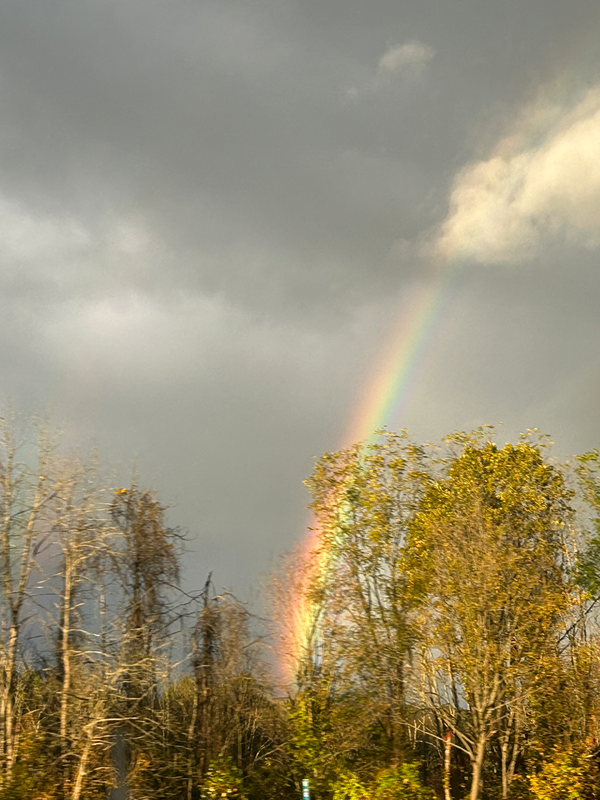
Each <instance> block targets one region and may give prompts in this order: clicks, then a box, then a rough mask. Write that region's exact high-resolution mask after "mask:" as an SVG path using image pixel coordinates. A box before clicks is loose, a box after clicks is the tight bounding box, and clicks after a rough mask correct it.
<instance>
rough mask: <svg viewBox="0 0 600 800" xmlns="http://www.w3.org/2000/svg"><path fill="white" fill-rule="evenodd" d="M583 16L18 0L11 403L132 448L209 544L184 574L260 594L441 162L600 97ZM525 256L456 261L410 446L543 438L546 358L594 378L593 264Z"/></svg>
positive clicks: (5, 185)
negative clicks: (493, 426)
mask: <svg viewBox="0 0 600 800" xmlns="http://www.w3.org/2000/svg"><path fill="white" fill-rule="evenodd" d="M599 14H600V10H599V7H598V4H597V2H596V0H593V1H592V0H589V1H588V0H577V2H574V3H570V4H564V3H562V2H558V1H557V2H550V0H526V2H523V0H519V1H518V2H517V0H507V2H503V3H494V2H491V0H490V2H481V0H460V2H459V0H451V1H450V2H448V0H435V1H434V0H427V1H426V2H423V0H407V1H406V2H403V3H402V4H398V2H396V0H394V1H393V2H392V0H389V1H388V0H376V2H372V3H368V4H366V3H364V2H362V0H361V1H360V2H359V0H319V2H317V0H314V2H313V0H310V2H309V1H308V0H305V1H304V2H291V0H288V1H287V2H286V1H284V0H281V2H278V1H277V0H235V1H234V0H219V1H218V2H217V1H213V0H202V2H200V1H198V2H183V0H174V1H173V2H170V3H165V2H158V0H137V1H135V0H120V2H116V0H102V2H100V0H96V1H94V2H92V1H91V0H77V2H76V1H75V0H69V1H67V0H53V2H52V3H47V2H46V3H44V2H39V1H36V2H34V0H7V2H5V3H4V4H3V5H2V10H1V11H0V104H1V108H2V114H1V116H0V174H1V182H0V225H1V227H2V235H1V236H0V288H1V290H2V299H1V301H0V311H1V312H2V313H1V318H0V340H1V342H2V345H3V347H2V350H3V357H2V361H1V362H0V371H1V375H2V378H3V391H4V393H6V394H13V395H15V396H16V397H17V399H20V400H21V402H22V403H23V404H24V405H27V406H33V407H36V406H37V407H40V406H43V405H44V404H46V403H48V404H50V405H51V406H53V407H54V409H55V411H56V414H57V416H59V417H60V418H61V419H63V421H64V422H65V424H66V425H67V426H71V427H72V428H73V429H75V430H78V431H81V432H82V434H85V435H90V436H95V437H97V438H99V439H100V441H101V443H103V444H104V446H105V447H106V449H107V451H109V452H111V453H113V454H115V455H117V456H118V457H119V458H126V457H128V456H129V455H130V454H132V453H139V457H140V463H141V464H143V467H144V469H145V470H146V474H148V475H149V476H150V479H151V480H153V481H154V480H155V481H156V483H157V485H158V487H159V489H161V490H162V491H163V493H164V495H165V498H166V499H172V500H174V501H176V502H177V503H178V508H177V510H176V512H174V513H175V514H176V515H178V520H179V521H182V522H184V523H185V524H187V525H189V526H190V528H191V530H192V531H193V532H194V535H196V536H198V553H199V555H198V557H197V561H195V562H193V563H194V564H195V568H197V569H198V570H208V569H209V568H210V567H212V566H215V565H217V567H218V569H219V570H222V579H223V580H224V581H229V582H237V583H238V584H239V585H245V584H247V582H249V581H250V580H251V578H252V577H253V576H254V575H255V574H256V571H257V570H258V569H259V568H260V567H261V565H262V564H263V562H264V559H265V558H266V556H267V554H268V553H269V552H273V553H276V552H277V551H278V550H279V549H280V548H281V547H283V546H287V545H288V544H289V543H291V542H292V541H293V539H294V537H295V536H296V535H297V534H298V531H299V529H300V527H301V525H302V524H303V519H304V517H303V514H304V512H303V504H304V502H305V497H304V494H303V490H302V489H301V485H300V482H301V479H302V478H303V477H306V474H307V472H308V471H309V470H310V464H311V456H312V455H313V454H318V453H319V452H321V451H323V450H324V449H326V448H327V449H331V448H332V447H335V446H336V445H337V443H338V442H339V441H340V438H341V436H342V433H343V432H344V431H345V427H346V425H347V420H348V417H349V414H350V411H351V409H352V407H353V406H354V404H355V403H356V402H357V400H358V398H359V397H360V396H361V393H363V392H364V389H365V385H366V384H368V381H369V380H370V375H371V370H372V367H373V364H374V362H375V361H376V355H377V351H378V349H379V347H380V346H381V344H382V342H384V341H385V337H386V330H387V326H388V324H389V321H390V320H391V319H392V318H393V314H394V309H395V307H396V306H397V305H398V299H399V298H400V297H401V296H402V295H403V292H404V291H405V290H406V289H407V288H408V286H409V285H411V284H412V283H414V282H415V281H419V280H420V276H421V273H422V271H424V270H426V269H427V268H428V264H427V263H426V262H425V261H423V258H422V256H418V255H417V254H418V253H421V252H422V248H421V245H420V243H421V240H422V238H423V237H425V238H428V239H429V240H430V239H431V238H432V237H434V236H435V231H437V230H438V228H437V227H436V226H438V225H439V224H440V223H441V222H442V220H443V219H444V218H445V217H446V214H447V211H448V198H449V195H450V192H451V191H452V187H453V186H454V187H456V185H457V184H456V183H455V182H453V181H454V176H455V174H456V172H457V170H459V169H460V168H462V167H463V166H464V165H465V164H467V163H471V162H478V161H479V160H485V158H486V157H487V156H488V154H489V152H490V151H491V150H492V149H493V147H494V146H495V145H496V144H497V143H498V141H499V140H500V139H501V138H502V137H503V136H505V135H506V131H507V129H508V127H509V125H508V122H510V121H511V120H512V118H513V117H514V116H515V115H517V114H518V113H520V109H521V108H522V107H523V105H524V104H525V103H526V102H528V101H531V100H532V99H533V98H534V96H535V93H536V92H537V90H538V88H539V86H540V85H541V84H545V83H548V82H551V81H552V80H554V79H555V77H556V76H557V75H560V74H562V73H563V72H564V71H565V70H570V71H571V72H572V73H573V72H574V73H575V74H576V79H575V84H580V88H584V87H585V86H588V85H589V86H592V85H594V84H595V83H596V82H597V81H598V74H597V71H596V70H597V64H596V60H595V55H594V54H595V43H596V41H597V36H598V33H599V28H600V26H599ZM432 231H433V233H432ZM515 270H519V271H518V272H517V271H515V272H513V273H510V274H509V273H506V272H504V271H502V272H501V273H500V272H494V270H490V269H483V271H478V270H473V272H466V273H465V277H464V280H463V283H462V284H461V287H462V288H461V289H460V290H459V294H458V296H457V297H456V300H455V303H454V305H451V306H450V308H449V311H448V319H447V322H446V327H445V328H444V327H442V331H445V332H446V333H443V335H442V336H441V338H440V340H439V342H438V344H437V345H436V346H437V347H438V350H437V351H436V352H437V353H438V355H437V356H432V361H431V363H432V364H433V365H434V368H432V371H430V372H427V374H426V375H425V376H424V378H423V382H422V384H421V389H420V390H419V391H420V394H419V391H418V392H417V396H418V397H419V398H420V400H419V402H418V403H416V404H415V405H414V407H412V408H411V412H410V415H411V419H410V420H409V421H410V423H411V425H413V426H414V427H415V428H416V430H417V431H418V432H419V435H421V434H422V435H424V436H430V435H434V434H435V435H437V433H442V432H444V430H445V429H447V428H456V427H461V426H464V425H467V424H470V423H471V421H472V420H475V421H476V422H477V423H478V422H480V421H485V420H482V419H480V418H479V417H480V416H481V415H483V416H484V417H485V415H486V414H490V415H492V416H493V417H494V419H489V418H488V420H489V421H497V420H498V418H504V419H505V421H506V422H507V424H509V423H510V424H514V426H518V425H519V424H520V423H519V420H520V409H522V408H523V407H525V406H526V407H527V408H528V409H532V411H531V413H532V416H534V410H535V408H539V409H540V414H542V416H544V415H545V417H544V418H545V419H547V420H548V421H549V422H552V420H553V419H558V417H559V416H560V415H561V414H562V413H563V411H561V408H562V406H560V403H559V405H558V406H556V405H555V406H552V404H551V403H550V404H548V402H547V397H546V395H547V394H548V393H555V394H556V395H557V396H558V393H557V388H556V380H553V379H552V373H553V371H555V372H556V371H561V370H562V371H563V373H562V374H571V372H572V374H573V376H574V380H579V384H580V385H583V384H584V383H585V385H586V386H588V387H590V386H592V388H588V389H587V390H586V391H588V392H589V393H592V394H593V392H594V391H595V390H594V389H593V385H595V384H594V379H593V374H592V372H589V370H588V372H587V373H585V375H584V372H585V364H586V363H587V364H590V363H592V364H593V363H596V359H597V357H596V355H595V351H594V347H593V344H591V342H593V335H592V331H594V330H595V327H594V326H595V324H596V323H595V309H594V308H593V307H592V305H588V301H587V299H586V300H585V301H581V299H580V294H579V290H578V288H577V287H578V286H580V285H585V286H587V288H584V290H583V292H584V294H586V298H587V297H591V296H595V292H596V291H597V289H598V286H597V280H596V277H595V276H596V274H598V273H597V272H596V267H595V264H594V263H593V253H590V252H582V251H580V250H578V249H577V248H574V249H571V250H569V249H568V248H566V249H565V250H564V252H562V255H561V254H560V253H555V254H554V260H553V261H552V260H551V263H548V264H545V263H542V260H541V259H538V261H535V260H534V262H533V263H532V264H530V265H529V266H528V267H527V271H525V272H524V271H522V270H520V267H515ZM567 270H571V271H572V274H573V275H576V276H577V277H576V280H575V279H574V280H573V281H572V283H571V284H570V286H571V289H570V292H569V291H566V289H567V288H568V284H569V281H568V280H566V279H565V278H564V275H565V274H567ZM500 275H501V276H500ZM586 282H587V283H586ZM588 284H589V285H588ZM541 285H543V286H544V292H543V293H542V294H544V293H545V294H544V297H547V300H544V301H543V302H540V296H541V295H540V286H541ZM519 309H521V310H520V311H519ZM541 332H543V334H542V333H541ZM586 332H587V334H588V335H587V341H586V342H584V343H583V344H582V343H581V342H580V340H579V339H580V338H585V336H586ZM444 337H446V338H444ZM486 343H487V344H486ZM549 343H552V344H551V345H550V344H549ZM486 348H487V349H486ZM577 348H578V349H577ZM575 350H577V354H578V355H577V357H576V358H575V359H574V360H573V359H572V358H571V357H570V353H572V352H574V351H575ZM549 353H553V354H554V356H553V358H551V357H550V356H549V355H548V354H549ZM439 354H443V357H442V355H439ZM543 354H545V355H543ZM436 359H437V360H436ZM440 359H441V360H440ZM553 359H554V360H553ZM493 365H495V366H493ZM570 365H571V366H570ZM571 367H572V368H571ZM569 370H571V372H569ZM578 370H579V371H578ZM577 375H579V376H580V377H579V378H577ZM581 376H583V377H581ZM586 376H587V377H586ZM586 381H587V383H586ZM423 393H425V394H423ZM465 395H466V396H467V397H468V398H470V399H469V400H468V402H465ZM565 402H566V400H565ZM544 403H546V405H544ZM536 404H537V405H536ZM578 408H580V409H581V413H582V415H583V417H582V418H583V419H584V422H578V421H576V420H573V419H571V421H569V422H568V423H565V425H564V429H565V436H566V438H567V439H568V438H569V436H570V437H571V439H572V440H573V441H575V440H576V441H577V443H578V446H579V442H581V441H583V440H584V439H585V435H584V433H582V432H583V431H585V430H590V431H593V433H594V435H595V431H596V429H595V428H594V426H593V425H592V423H591V421H590V420H591V406H590V405H589V404H588V405H586V404H585V403H584V404H583V405H581V404H580V405H579V406H578ZM544 409H546V410H545V411H544ZM586 409H587V411H586ZM563 410H564V409H563ZM507 415H508V416H507ZM508 417H510V419H509V418H508ZM565 418H566V417H565ZM402 424H404V421H402ZM526 424H530V423H529V421H527V422H526ZM533 424H537V423H536V422H533ZM577 426H579V427H577ZM586 426H588V427H587V428H586ZM438 428H440V430H438ZM230 550H233V551H234V556H233V557H232V555H231V553H230V552H229V551H230Z"/></svg>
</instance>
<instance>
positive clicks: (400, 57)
mask: <svg viewBox="0 0 600 800" xmlns="http://www.w3.org/2000/svg"><path fill="white" fill-rule="evenodd" d="M434 55H435V51H434V50H433V48H432V47H430V46H429V45H427V44H423V42H419V41H418V40H417V39H411V40H410V41H408V42H404V44H400V45H396V46H394V47H390V48H389V49H388V50H386V51H385V53H384V54H383V55H382V56H381V58H380V59H379V65H378V67H377V72H378V74H379V75H380V76H381V75H386V74H395V73H397V72H400V71H401V70H403V69H406V68H409V69H412V70H420V69H421V68H422V67H423V66H424V65H425V64H427V62H428V61H431V59H432V58H433V56H434Z"/></svg>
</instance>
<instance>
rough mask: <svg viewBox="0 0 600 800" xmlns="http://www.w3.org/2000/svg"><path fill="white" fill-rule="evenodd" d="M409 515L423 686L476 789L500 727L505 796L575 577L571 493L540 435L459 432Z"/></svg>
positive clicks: (473, 791)
mask: <svg viewBox="0 0 600 800" xmlns="http://www.w3.org/2000/svg"><path fill="white" fill-rule="evenodd" d="M453 444H454V445H455V446H458V452H457V453H455V454H453V455H451V456H449V457H446V458H445V459H444V460H443V461H442V462H441V474H440V475H439V477H438V478H437V480H435V481H434V482H432V483H431V484H430V485H429V487H428V488H427V490H426V491H425V493H424V495H423V497H422V499H421V502H420V507H419V510H418V513H417V514H416V515H415V518H414V521H413V522H412V525H411V537H410V550H411V556H410V557H411V559H412V562H413V565H414V566H413V569H415V570H417V569H418V571H419V573H420V574H421V576H422V579H423V580H424V596H423V602H422V610H421V613H420V627H421V629H422V630H423V631H424V635H423V636H422V638H421V641H420V644H419V662H420V666H421V670H422V673H421V696H422V698H423V699H424V700H425V701H426V702H427V704H428V705H429V707H430V708H431V710H432V711H433V713H434V715H435V717H436V718H438V719H439V720H441V722H442V727H443V728H445V729H449V730H451V731H452V733H453V735H454V739H455V742H456V744H455V746H456V747H460V748H461V749H462V750H464V752H465V753H466V754H467V755H468V757H469V760H470V762H471V771H472V776H471V791H470V797H471V800H477V798H478V797H479V794H480V790H481V781H482V775H483V770H484V764H485V758H486V751H487V749H488V748H489V746H490V743H491V741H492V740H493V739H494V738H495V737H497V739H498V741H499V745H500V753H501V773H502V796H503V797H505V798H506V797H507V796H508V790H509V786H510V783H511V781H512V778H513V776H514V773H515V765H516V760H517V757H518V755H519V752H520V750H521V748H522V746H523V728H524V723H525V707H526V703H527V702H528V701H529V700H530V698H531V696H532V695H533V694H534V693H536V692H540V691H543V687H542V686H541V684H540V680H539V678H540V675H541V674H543V665H544V663H546V662H547V660H548V659H552V658H553V657H554V656H555V654H556V652H557V645H558V639H559V635H560V630H561V621H562V615H563V614H564V613H565V612H566V610H567V608H568V605H569V596H570V592H571V590H572V585H571V582H570V579H569V576H568V574H567V572H566V569H565V563H564V552H565V551H564V541H563V537H564V531H565V527H566V524H567V522H568V521H569V519H570V517H571V515H572V510H571V505H570V504H571V501H572V497H573V493H572V491H571V490H570V489H568V488H567V486H566V484H565V479H564V475H563V473H562V472H561V470H559V469H558V468H557V467H555V466H553V465H551V464H549V463H548V462H547V460H546V459H545V458H544V454H543V450H542V446H541V444H540V443H538V442H531V441H527V440H522V441H520V442H519V443H518V444H517V445H510V444H507V445H505V447H503V448H499V447H497V446H496V445H495V444H493V443H491V442H489V441H486V440H485V439H484V438H483V437H481V436H479V435H475V436H470V437H464V438H462V437H461V438H459V439H455V440H454V441H453Z"/></svg>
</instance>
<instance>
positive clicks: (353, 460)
mask: <svg viewBox="0 0 600 800" xmlns="http://www.w3.org/2000/svg"><path fill="white" fill-rule="evenodd" d="M494 438H495V434H494V431H493V430H491V429H488V428H482V429H478V430H477V431H474V432H471V433H464V434H462V433H461V434H454V435H452V436H450V437H447V438H446V439H445V440H443V441H442V442H441V443H440V444H438V445H417V444H415V443H413V442H412V441H410V439H409V438H408V436H407V435H406V434H400V435H395V434H382V435H381V436H380V437H379V439H378V441H377V442H376V443H375V444H369V445H364V444H357V445H356V446H354V447H349V448H346V449H344V450H342V451H339V452H337V453H328V454H325V455H324V456H323V457H322V458H321V459H319V460H318V461H317V462H316V464H315V468H314V470H313V474H312V476H311V477H310V478H309V479H308V481H307V482H306V483H307V486H308V489H309V491H310V493H311V497H312V502H311V508H312V511H313V514H314V523H313V525H314V530H315V536H316V541H317V544H316V547H315V549H314V550H313V552H312V553H311V554H310V555H309V556H308V557H303V559H301V560H300V561H298V560H293V559H292V560H291V561H290V562H289V564H288V568H287V570H286V569H284V570H283V571H282V572H281V573H280V574H279V576H278V579H277V580H274V582H273V586H274V587H275V588H274V593H275V595H276V596H277V598H278V600H279V601H280V602H283V601H285V600H286V597H282V595H287V601H288V602H292V603H293V604H298V603H302V604H303V605H304V607H308V608H310V610H311V614H312V627H311V629H310V632H309V634H308V635H307V636H306V638H305V640H304V641H303V647H302V649H301V651H300V653H298V652H295V654H294V673H293V676H292V677H293V679H292V680H291V681H290V682H288V684H287V685H286V686H285V687H283V686H282V685H281V682H280V681H278V680H277V679H276V677H275V676H274V670H273V650H274V649H275V650H278V651H279V652H280V653H281V650H282V649H283V648H285V640H284V642H283V643H282V642H281V641H278V639H277V634H276V633H274V630H275V628H274V627H273V625H271V624H270V623H269V621H268V620H265V619H262V618H261V619H259V618H258V617H256V616H254V615H253V614H252V613H250V611H249V610H248V608H247V607H246V605H244V604H243V603H241V602H240V601H239V600H238V599H236V598H235V597H234V596H233V595H232V594H231V593H229V592H220V593H217V592H216V590H215V588H214V586H213V582H212V579H211V576H210V574H209V576H208V578H207V579H206V580H203V581H202V582H201V585H200V586H198V587H197V588H196V589H190V588H189V587H188V586H186V587H183V588H182V586H181V585H180V580H179V567H180V563H181V558H182V555H183V553H184V552H185V547H186V542H185V538H184V537H183V536H182V534H181V533H180V531H178V530H177V529H175V528H173V527H171V526H169V524H168V512H167V509H166V508H165V506H164V505H162V504H161V502H160V501H159V499H158V497H157V495H156V494H155V493H154V492H152V491H149V490H145V489H142V488H140V487H139V486H138V485H137V484H136V483H132V484H131V485H129V486H127V487H125V488H124V487H122V486H111V485H110V483H111V481H107V480H105V479H104V478H103V477H102V475H103V473H102V470H101V468H100V466H99V464H98V459H97V458H94V457H92V458H88V459H83V458H81V457H78V456H76V455H72V454H69V455H66V454H65V449H64V447H63V446H62V445H61V443H60V441H59V440H58V438H57V437H56V436H55V435H54V434H53V433H52V431H51V429H50V428H49V426H47V425H42V424H38V425H37V426H36V427H35V426H34V428H32V427H31V426H29V427H27V426H26V427H25V430H24V431H21V433H19V426H18V424H17V423H16V422H15V421H14V420H10V419H3V420H2V421H1V424H0V615H1V616H0V800H11V799H12V800H21V798H23V799H24V798H28V800H29V799H30V798H36V799H37V798H39V800H83V799H84V798H89V799H90V800H96V798H98V799H99V798H103V799H105V798H111V799H112V800H126V799H127V798H128V799H129V800H146V799H148V800H154V798H156V799H157V800H158V798H172V799H173V800H199V799H200V798H202V800H205V799H210V800H212V799H213V798H214V800H216V799H217V798H235V797H240V798H247V800H259V798H261V799H262V798H266V800H276V799H277V798H290V800H291V798H298V797H300V796H301V794H302V780H303V779H308V780H309V782H310V791H311V797H312V798H315V800H369V799H370V798H374V799H376V800H427V799H430V800H433V799H434V798H440V799H442V798H443V800H464V799H465V798H469V799H470V800H478V799H479V798H481V800H495V799H496V798H498V800H500V798H502V800H509V799H511V798H512V799H513V800H550V798H552V799H553V800H563V798H564V800H592V799H593V798H596V797H597V796H598V795H600V778H599V770H598V768H599V757H600V745H599V744H598V719H599V717H598V714H599V712H600V647H599V645H600V641H599V638H598V616H597V610H598V599H600V457H599V455H598V453H597V452H595V451H593V452H590V453H587V454H585V455H583V456H580V457H578V458H576V459H573V461H572V462H571V463H567V464H560V463H557V462H555V460H554V459H553V458H552V456H551V452H550V447H549V444H548V442H547V441H546V439H545V438H544V437H540V436H538V435H537V434H535V433H530V434H528V435H526V436H523V437H521V439H519V440H518V441H517V442H516V443H514V444H505V445H503V446H499V445H498V444H496V443H494Z"/></svg>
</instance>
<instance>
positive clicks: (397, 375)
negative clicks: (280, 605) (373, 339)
mask: <svg viewBox="0 0 600 800" xmlns="http://www.w3.org/2000/svg"><path fill="white" fill-rule="evenodd" d="M459 272H460V267H459V263H458V262H457V261H451V262H446V263H441V264H439V263H438V265H437V266H436V267H435V268H434V269H433V271H432V272H431V274H430V275H429V277H428V279H427V280H426V281H425V282H424V283H423V284H422V285H421V286H420V287H419V288H418V289H417V290H415V291H414V292H413V293H412V294H411V296H410V297H409V298H408V301H407V302H406V303H405V310H404V312H403V313H400V315H399V319H398V322H397V324H396V326H395V330H394V332H393V335H392V337H391V339H390V343H389V345H388V346H387V347H386V348H385V349H384V351H383V354H382V356H381V358H380V361H379V363H378V365H377V368H376V370H375V372H374V377H373V379H372V381H371V382H370V383H369V391H368V393H367V394H366V396H365V397H364V398H363V400H362V402H361V403H360V404H359V406H358V411H357V413H356V415H355V417H354V418H353V420H352V422H351V424H350V425H349V427H348V431H347V433H346V435H345V437H344V439H343V442H342V446H343V447H350V446H351V445H353V444H356V443H357V442H366V441H372V440H373V439H374V438H375V437H376V434H375V431H377V430H380V429H382V428H384V427H386V426H387V425H389V424H391V423H392V422H393V421H394V420H397V419H398V418H399V417H400V415H401V414H402V413H403V412H404V411H405V410H406V408H407V406H408V404H409V402H410V396H411V393H412V390H413V389H414V387H415V386H416V384H417V383H418V379H419V375H420V372H421V371H422V370H423V368H424V365H425V363H426V360H427V355H428V353H429V350H430V345H431V343H432V341H433V339H434V338H435V334H436V332H437V329H438V327H439V323H440V320H441V319H442V317H443V314H442V311H443V309H444V307H445V306H446V304H447V302H448V298H449V296H450V294H451V292H452V288H453V286H454V284H455V281H456V278H457V276H458V274H459ZM318 539H319V534H318V530H317V529H316V528H315V527H314V525H312V526H309V527H308V534H307V536H306V537H305V540H304V542H303V546H302V548H301V553H300V561H301V563H302V564H303V567H301V569H300V572H299V577H298V578H297V585H296V587H294V590H293V597H292V598H291V600H292V603H291V607H290V608H289V610H288V614H287V620H286V624H287V626H288V627H287V629H286V630H285V632H284V633H283V634H282V638H283V639H284V645H283V648H282V651H284V652H285V656H284V657H283V660H284V662H285V663H282V665H281V666H282V667H283V669H282V672H283V673H284V675H285V676H286V677H287V678H288V680H289V682H293V681H294V680H295V679H296V677H297V676H296V670H297V667H298V664H300V663H301V662H302V660H303V658H302V657H303V655H304V654H305V653H307V652H308V651H309V650H310V649H311V648H312V647H313V646H314V642H315V638H316V637H317V636H318V617H319V611H318V609H317V608H315V607H314V606H313V604H312V603H311V602H310V600H308V598H307V597H306V589H307V588H308V585H309V584H310V583H311V581H313V580H314V578H315V577H318V576H320V575H327V574H328V573H329V571H330V570H331V569H333V568H334V564H333V563H332V562H333V556H332V554H331V552H330V551H328V550H326V549H325V548H320V549H319V548H318ZM311 555H312V556H313V558H310V556H311ZM315 556H316V557H315Z"/></svg>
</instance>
